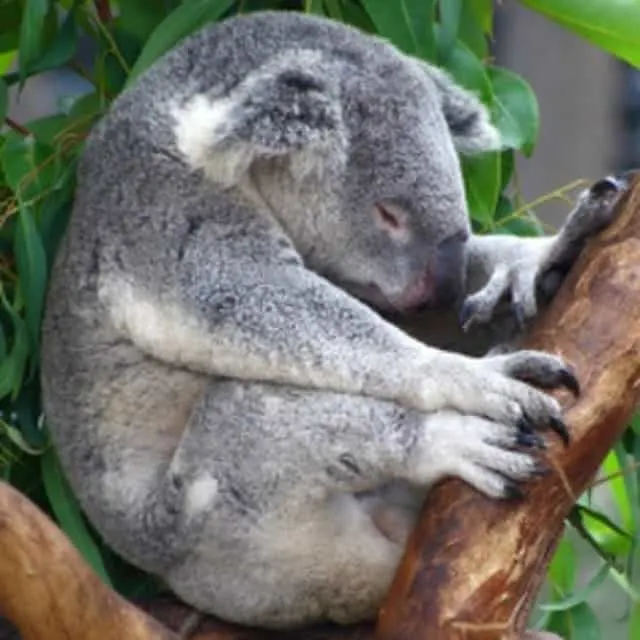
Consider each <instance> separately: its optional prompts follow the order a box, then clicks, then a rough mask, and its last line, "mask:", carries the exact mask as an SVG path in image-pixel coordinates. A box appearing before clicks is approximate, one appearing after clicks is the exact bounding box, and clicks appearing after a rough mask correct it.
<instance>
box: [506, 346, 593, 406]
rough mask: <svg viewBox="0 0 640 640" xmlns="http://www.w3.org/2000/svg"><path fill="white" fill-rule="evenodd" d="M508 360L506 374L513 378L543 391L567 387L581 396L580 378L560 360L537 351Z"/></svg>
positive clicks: (521, 352) (526, 352)
mask: <svg viewBox="0 0 640 640" xmlns="http://www.w3.org/2000/svg"><path fill="white" fill-rule="evenodd" d="M496 357H500V356H496ZM503 357H505V356H503ZM506 358H508V360H506V361H505V373H507V375H509V376H511V377H512V378H516V379H517V380H521V381H522V382H527V383H529V384H533V385H536V386H538V387H541V388H542V389H557V388H558V387H565V388H566V389H568V390H569V391H571V393H573V395H574V396H576V397H578V396H579V395H580V382H579V381H578V378H576V375H575V373H574V372H573V371H572V369H571V368H570V367H569V366H568V365H566V364H565V363H564V362H563V361H562V360H561V359H560V358H556V357H555V356H552V355H549V354H545V353H539V352H537V351H517V352H515V353H513V354H510V355H507V356H506Z"/></svg>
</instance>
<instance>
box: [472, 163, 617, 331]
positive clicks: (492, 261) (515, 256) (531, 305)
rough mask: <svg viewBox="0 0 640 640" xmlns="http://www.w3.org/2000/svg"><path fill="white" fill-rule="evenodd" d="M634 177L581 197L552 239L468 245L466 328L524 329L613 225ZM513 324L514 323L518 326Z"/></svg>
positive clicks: (601, 184) (479, 240) (613, 180)
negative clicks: (592, 241)
mask: <svg viewBox="0 0 640 640" xmlns="http://www.w3.org/2000/svg"><path fill="white" fill-rule="evenodd" d="M628 185H629V177H628V176H618V177H607V178H604V179H602V180H599V181H598V182H596V183H595V184H593V185H592V186H591V187H590V188H589V189H587V190H585V191H584V192H583V193H581V194H580V196H579V197H578V200H577V203H576V206H575V207H574V209H573V211H572V212H571V213H570V215H569V217H568V219H567V221H566V223H565V224H564V225H563V227H562V228H561V229H560V231H559V232H558V233H557V234H556V235H554V236H549V237H542V238H519V237H516V236H504V235H486V236H477V235H474V236H472V238H471V239H470V241H469V245H468V265H467V291H468V294H469V295H468V297H467V298H466V300H465V301H464V303H463V306H462V310H461V314H460V316H461V318H460V321H461V323H462V325H463V327H465V328H468V327H469V326H471V325H472V324H480V325H482V324H485V325H486V324H487V323H489V322H491V323H494V322H496V321H500V320H503V321H505V322H509V321H515V325H516V326H518V327H519V328H520V329H522V327H523V326H524V325H525V323H526V321H528V320H530V319H531V318H533V317H534V316H535V315H536V314H537V312H538V309H539V307H541V306H543V305H545V304H546V303H548V302H549V301H550V300H551V299H552V298H553V296H554V295H555V293H556V291H557V290H558V288H559V286H560V284H561V283H562V281H563V279H564V277H565V276H566V274H567V273H568V271H569V269H570V268H571V266H572V265H573V263H574V262H575V260H576V259H577V258H578V256H579V254H580V252H581V251H582V249H583V247H584V245H585V244H586V242H587V240H588V239H589V238H590V237H592V236H593V235H595V234H597V233H598V232H599V231H601V230H602V229H603V228H604V227H605V226H607V225H608V224H609V223H610V221H611V216H612V213H613V210H614V206H615V203H616V202H617V200H618V198H619V197H620V194H621V193H623V192H624V191H625V190H626V189H627V187H628ZM512 324H513V323H512Z"/></svg>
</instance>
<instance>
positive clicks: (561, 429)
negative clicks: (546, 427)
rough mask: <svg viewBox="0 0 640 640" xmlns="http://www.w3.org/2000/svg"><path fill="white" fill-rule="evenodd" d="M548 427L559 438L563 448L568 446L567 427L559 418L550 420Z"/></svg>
mask: <svg viewBox="0 0 640 640" xmlns="http://www.w3.org/2000/svg"><path fill="white" fill-rule="evenodd" d="M550 427H551V429H552V430H553V431H555V432H556V433H557V434H558V435H559V436H560V438H561V439H562V442H563V443H564V446H565V447H567V446H569V442H570V441H571V436H570V435H569V430H568V429H567V425H566V424H565V423H564V422H563V421H562V420H560V418H551V422H550Z"/></svg>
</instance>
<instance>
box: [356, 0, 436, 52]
mask: <svg viewBox="0 0 640 640" xmlns="http://www.w3.org/2000/svg"><path fill="white" fill-rule="evenodd" d="M362 5H363V6H364V8H365V9H366V11H367V13H368V14H369V16H370V18H371V20H372V21H373V24H374V25H375V26H376V29H377V30H378V33H379V34H380V35H381V36H383V37H385V38H388V39H389V40H391V42H393V44H395V45H396V46H397V47H398V48H399V49H401V50H402V51H404V52H405V53H409V54H412V55H416V56H418V57H420V58H423V59H425V60H433V58H434V55H435V40H434V37H433V23H434V11H435V0H420V1H418V2H416V1H415V0H414V1H412V0H393V2H390V1H389V0H362Z"/></svg>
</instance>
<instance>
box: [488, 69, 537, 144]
mask: <svg viewBox="0 0 640 640" xmlns="http://www.w3.org/2000/svg"><path fill="white" fill-rule="evenodd" d="M487 73H488V76H489V80H490V82H491V89H492V91H493V108H492V116H493V118H492V119H493V123H494V124H495V125H496V127H497V128H498V130H499V131H500V137H501V138H502V142H503V144H504V146H505V147H507V148H509V149H520V150H521V151H522V152H523V153H524V155H525V156H530V155H531V154H532V152H533V149H534V147H535V143H536V140H537V139H538V130H539V124H540V114H539V111H538V100H537V99H536V95H535V93H534V92H533V90H532V89H531V87H530V86H529V84H528V83H527V82H525V81H524V80H523V79H522V78H521V77H520V76H518V75H516V74H515V73H512V72H511V71H507V70H506V69H501V68H500V67H489V68H488V69H487Z"/></svg>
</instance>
